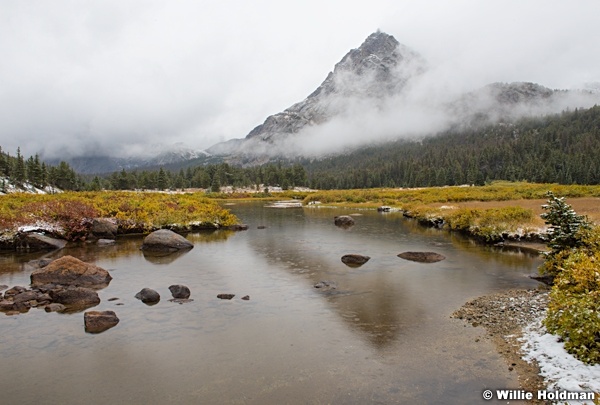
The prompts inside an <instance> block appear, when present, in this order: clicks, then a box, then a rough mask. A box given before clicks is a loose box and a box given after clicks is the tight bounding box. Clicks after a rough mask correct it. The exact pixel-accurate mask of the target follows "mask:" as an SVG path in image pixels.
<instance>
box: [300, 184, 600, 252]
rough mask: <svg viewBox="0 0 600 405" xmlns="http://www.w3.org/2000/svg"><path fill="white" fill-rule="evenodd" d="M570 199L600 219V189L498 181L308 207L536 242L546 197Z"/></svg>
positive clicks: (322, 195)
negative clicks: (389, 215)
mask: <svg viewBox="0 0 600 405" xmlns="http://www.w3.org/2000/svg"><path fill="white" fill-rule="evenodd" d="M548 191H552V192H553V193H554V194H555V195H559V196H563V197H567V198H569V199H570V201H571V202H572V204H573V206H574V208H575V209H576V210H577V212H580V213H582V214H584V215H588V216H589V217H590V220H592V221H595V222H598V221H600V209H599V208H598V207H599V204H598V201H599V200H598V198H599V197H600V186H582V185H558V184H534V183H512V182H494V183H491V184H489V185H485V186H474V187H464V186H462V187H430V188H419V189H368V190H329V191H319V192H315V193H310V194H308V195H307V196H306V198H305V199H304V203H306V204H310V203H311V202H317V201H319V202H321V203H323V204H328V205H334V206H346V207H356V208H376V207H379V206H390V207H392V208H395V209H398V210H401V211H403V212H404V214H405V215H406V216H408V217H411V218H415V219H416V220H418V221H419V222H421V223H423V224H425V225H431V226H438V227H445V228H448V229H451V230H455V231H460V232H463V233H466V234H469V235H471V236H474V237H476V238H478V239H481V240H483V241H486V242H499V241H502V240H511V239H522V238H524V237H525V238H535V237H536V236H537V234H539V232H540V230H542V229H543V228H544V221H543V220H541V219H540V216H539V214H540V213H541V212H542V208H541V206H542V204H544V203H545V202H546V193H547V192H548Z"/></svg>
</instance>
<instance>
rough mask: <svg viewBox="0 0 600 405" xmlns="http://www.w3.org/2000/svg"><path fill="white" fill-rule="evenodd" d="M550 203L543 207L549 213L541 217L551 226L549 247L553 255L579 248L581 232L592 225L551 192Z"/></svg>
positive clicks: (548, 194)
mask: <svg viewBox="0 0 600 405" xmlns="http://www.w3.org/2000/svg"><path fill="white" fill-rule="evenodd" d="M547 196H548V203H547V204H544V205H542V208H543V209H544V210H546V211H547V212H545V213H543V214H542V215H541V217H542V219H543V220H544V221H545V222H546V225H549V226H550V227H549V229H548V236H549V241H548V247H550V248H551V249H552V253H557V252H560V251H562V250H565V249H571V248H575V247H579V246H580V245H581V235H580V233H579V232H580V231H581V230H583V229H589V228H590V226H591V225H590V223H589V221H588V220H587V218H586V217H585V216H583V215H578V214H577V213H576V212H575V211H574V210H573V208H571V206H570V205H569V204H567V203H566V202H565V198H564V197H556V196H555V195H554V194H553V193H552V192H551V191H549V192H548V193H547Z"/></svg>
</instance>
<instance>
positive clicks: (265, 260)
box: [0, 203, 540, 404]
mask: <svg viewBox="0 0 600 405" xmlns="http://www.w3.org/2000/svg"><path fill="white" fill-rule="evenodd" d="M228 208H230V209H231V210H232V211H233V212H234V213H235V214H236V215H238V217H239V218H240V219H241V220H242V221H243V222H244V223H247V224H248V225H249V229H248V230H247V231H241V232H225V231H219V232H213V233H197V234H190V235H188V236H187V237H188V239H189V240H191V241H193V242H194V248H193V249H192V250H191V251H188V252H186V253H182V254H174V255H170V256H167V257H145V256H144V255H143V254H142V253H141V251H140V250H139V247H140V245H141V238H125V239H120V240H119V241H118V243H117V245H116V246H110V247H92V246H88V247H85V248H73V249H66V250H64V251H61V252H59V253H54V254H51V255H50V256H51V257H58V256H59V255H65V254H70V255H73V256H75V257H78V258H80V259H82V260H84V261H89V262H93V263H95V264H96V265H98V266H101V267H103V268H105V269H107V270H109V272H110V273H111V275H112V276H113V280H112V282H111V283H110V285H109V286H108V287H107V288H105V289H103V290H101V291H100V292H99V295H100V298H101V299H102V302H101V303H100V305H98V306H97V307H96V308H94V309H95V310H114V311H115V312H116V313H117V316H118V317H119V318H120V323H119V324H118V325H117V326H116V327H114V328H112V329H110V330H108V331H106V332H104V333H101V334H97V335H92V334H86V333H85V331H84V328H83V313H82V312H79V313H74V314H58V313H45V312H44V311H43V310H41V309H32V310H30V311H29V312H28V313H26V314H22V315H16V316H5V315H3V314H0V331H1V335H2V338H1V339H2V340H1V343H0V364H1V365H2V370H3V371H2V374H1V376H0V398H1V401H0V402H2V403H36V404H46V403H47V404H58V403H61V404H81V403H89V404H106V403H113V404H134V403H139V404H141V403H144V404H167V403H178V404H183V403H186V404H187V403H197V404H212V403H215V404H216V403H219V404H370V403H376V404H393V403H402V404H404V403H430V404H464V403H478V402H483V400H482V399H481V392H482V391H483V389H485V388H501V387H517V386H518V384H517V381H516V375H515V374H514V372H512V373H511V372H509V371H508V370H507V365H506V364H505V363H504V361H503V360H502V359H501V358H499V356H498V355H497V354H496V352H495V349H494V347H493V346H492V345H491V344H490V343H489V342H488V341H487V340H485V339H481V340H479V341H477V340H478V339H477V338H478V337H480V336H482V335H484V331H483V330H481V329H480V328H472V327H470V326H469V327H465V324H464V323H463V322H462V321H460V320H456V319H451V318H450V314H451V313H452V312H453V311H454V310H455V309H457V308H458V307H460V306H461V305H462V304H463V303H464V302H465V301H467V300H469V299H471V298H474V297H476V296H479V295H483V294H487V293H491V292H495V291H500V290H505V289H508V288H513V287H535V286H536V285H537V284H536V283H535V282H533V281H532V280H530V279H528V278H527V277H526V275H527V274H530V273H532V272H534V271H535V269H536V267H537V266H538V265H539V264H540V260H539V259H538V258H536V257H534V256H530V255H527V254H522V253H511V252H502V251H499V250H497V249H493V248H489V247H488V248H485V247H481V246H477V245H476V244H474V243H472V242H469V241H468V240H465V239H463V238H460V237H457V236H453V235H450V234H448V233H446V232H442V231H438V230H434V229H425V228H422V227H419V226H417V225H415V224H414V223H413V222H412V221H409V220H406V219H404V218H402V217H401V216H400V215H397V214H378V213H375V212H372V211H359V212H358V211H346V210H333V209H309V208H304V209H302V208H295V209H276V208H265V207H263V204H260V203H238V204H236V205H234V206H229V207H228ZM351 213H359V214H360V215H357V216H355V220H356V225H355V226H354V227H352V228H350V229H341V228H337V227H335V226H334V224H333V217H334V216H335V215H341V214H351ZM259 226H260V227H262V226H264V227H265V228H264V229H258V227H259ZM404 251H434V252H437V253H440V254H443V255H444V256H446V260H444V261H441V262H438V263H432V264H421V263H415V262H410V261H406V260H403V259H401V258H398V257H397V254H398V253H401V252H404ZM348 253H359V254H364V255H368V256H370V257H371V260H370V261H369V262H367V263H366V264H365V265H363V266H362V267H358V268H351V267H347V266H346V265H345V264H343V263H342V262H341V261H340V258H341V256H343V255H344V254H348ZM40 257H42V255H26V256H19V255H9V254H4V255H1V256H0V284H7V285H9V286H11V287H12V286H14V285H24V286H27V285H28V284H29V274H30V272H31V268H29V266H26V265H25V263H26V262H27V261H28V260H32V259H38V258H40ZM323 280H327V281H335V282H336V283H337V289H336V290H333V291H331V292H324V291H321V290H319V289H316V288H314V287H313V286H314V284H316V283H317V282H319V281H323ZM172 284H185V285H187V286H188V287H189V288H190V289H191V291H192V295H191V297H190V298H192V299H193V300H194V301H193V302H190V303H186V304H177V303H173V302H169V301H168V299H169V298H171V296H170V292H169V290H168V287H169V286H170V285H172ZM144 287H149V288H153V289H155V290H157V291H158V292H159V293H160V294H161V298H162V299H161V301H160V303H158V304H157V305H154V306H147V305H145V304H143V303H142V302H140V301H138V300H136V299H135V298H134V295H135V294H136V293H137V292H138V291H139V290H141V289H142V288H144ZM220 293H231V294H235V297H234V298H233V299H232V300H231V301H226V300H219V299H217V297H216V296H217V294H220ZM245 295H249V296H250V300H249V301H245V300H241V297H243V296H245ZM109 298H118V300H114V301H108V299H109Z"/></svg>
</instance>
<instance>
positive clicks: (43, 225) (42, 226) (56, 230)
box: [18, 221, 64, 235]
mask: <svg viewBox="0 0 600 405" xmlns="http://www.w3.org/2000/svg"><path fill="white" fill-rule="evenodd" d="M18 231H19V232H48V233H53V234H58V235H61V234H63V233H64V229H63V228H62V227H61V226H60V225H58V224H53V223H51V222H46V221H36V222H35V223H33V224H29V225H23V226H20V227H19V228H18Z"/></svg>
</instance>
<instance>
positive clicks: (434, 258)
mask: <svg viewBox="0 0 600 405" xmlns="http://www.w3.org/2000/svg"><path fill="white" fill-rule="evenodd" d="M398 257H401V258H402V259H405V260H410V261H413V262H419V263H435V262H439V261H441V260H444V259H445V258H446V257H445V256H443V255H441V254H439V253H435V252H403V253H400V254H399V255H398Z"/></svg>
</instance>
